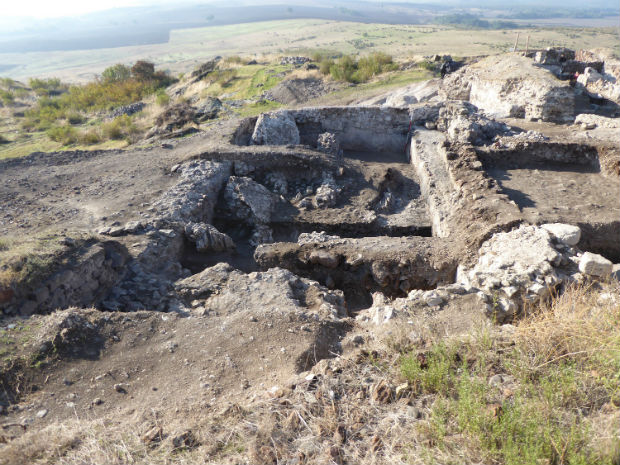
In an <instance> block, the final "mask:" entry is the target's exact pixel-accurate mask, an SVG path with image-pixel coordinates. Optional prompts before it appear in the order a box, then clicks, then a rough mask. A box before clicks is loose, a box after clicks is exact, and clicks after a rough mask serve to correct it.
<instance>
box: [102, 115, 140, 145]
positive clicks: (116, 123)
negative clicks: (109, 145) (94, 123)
mask: <svg viewBox="0 0 620 465" xmlns="http://www.w3.org/2000/svg"><path fill="white" fill-rule="evenodd" d="M101 130H102V132H103V135H104V137H105V138H106V139H113V140H121V139H125V138H128V137H129V136H131V135H133V134H136V133H138V132H139V130H138V128H137V127H136V126H135V125H134V124H133V121H132V120H131V117H130V116H128V115H122V116H119V117H118V118H114V119H113V120H112V121H110V122H108V123H104V124H103V125H102V127H101Z"/></svg>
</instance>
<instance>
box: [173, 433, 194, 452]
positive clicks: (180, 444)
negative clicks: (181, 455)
mask: <svg viewBox="0 0 620 465" xmlns="http://www.w3.org/2000/svg"><path fill="white" fill-rule="evenodd" d="M198 444H199V443H198V441H197V440H196V437H195V436H194V433H192V432H191V431H190V430H187V431H183V432H182V433H180V434H177V435H176V436H174V437H173V438H172V445H173V446H174V448H175V449H191V448H193V447H196V446H197V445H198Z"/></svg>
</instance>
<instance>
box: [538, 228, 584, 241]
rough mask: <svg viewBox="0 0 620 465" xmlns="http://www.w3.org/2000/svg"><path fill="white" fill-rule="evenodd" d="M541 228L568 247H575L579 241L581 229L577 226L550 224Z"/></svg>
mask: <svg viewBox="0 0 620 465" xmlns="http://www.w3.org/2000/svg"><path fill="white" fill-rule="evenodd" d="M541 227H542V228H543V229H544V230H545V231H547V232H548V233H549V234H551V235H552V236H553V237H555V238H556V239H557V240H558V242H561V243H562V244H566V245H570V246H573V245H577V244H578V243H579V239H581V229H580V228H579V226H573V225H570V224H562V223H550V224H543V225H542V226H541Z"/></svg>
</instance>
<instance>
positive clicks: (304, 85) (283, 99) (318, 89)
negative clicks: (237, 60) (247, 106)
mask: <svg viewBox="0 0 620 465" xmlns="http://www.w3.org/2000/svg"><path fill="white" fill-rule="evenodd" d="M338 87H339V86H338V85H337V84H335V83H326V82H325V81H323V80H322V79H319V78H315V77H308V78H293V79H287V80H285V81H282V82H281V83H279V84H278V85H277V86H275V87H273V88H272V89H270V90H269V91H267V92H266V93H265V95H264V97H265V98H266V99H268V100H273V101H274V102H279V103H282V104H285V105H294V104H297V103H304V102H307V101H309V100H312V99H315V98H318V97H321V96H323V95H325V94H328V93H330V92H333V91H334V90H336V89H337V88H338Z"/></svg>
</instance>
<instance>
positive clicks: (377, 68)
mask: <svg viewBox="0 0 620 465" xmlns="http://www.w3.org/2000/svg"><path fill="white" fill-rule="evenodd" d="M315 57H316V58H320V60H321V61H320V64H319V70H320V71H321V73H322V74H325V75H331V76H332V77H333V78H334V79H336V80H338V81H347V82H353V83H362V82H367V81H369V80H370V79H372V78H373V77H375V76H378V75H379V74H382V73H385V72H387V71H394V70H396V69H397V68H398V65H396V63H394V62H393V60H392V57H391V56H390V55H387V54H385V53H382V52H377V53H372V54H370V55H368V56H366V57H362V58H360V59H358V60H356V59H355V58H354V57H353V56H350V55H345V56H342V57H340V58H339V59H337V60H336V61H334V60H333V59H331V58H324V57H323V56H322V55H321V54H318V53H317V54H315Z"/></svg>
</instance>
